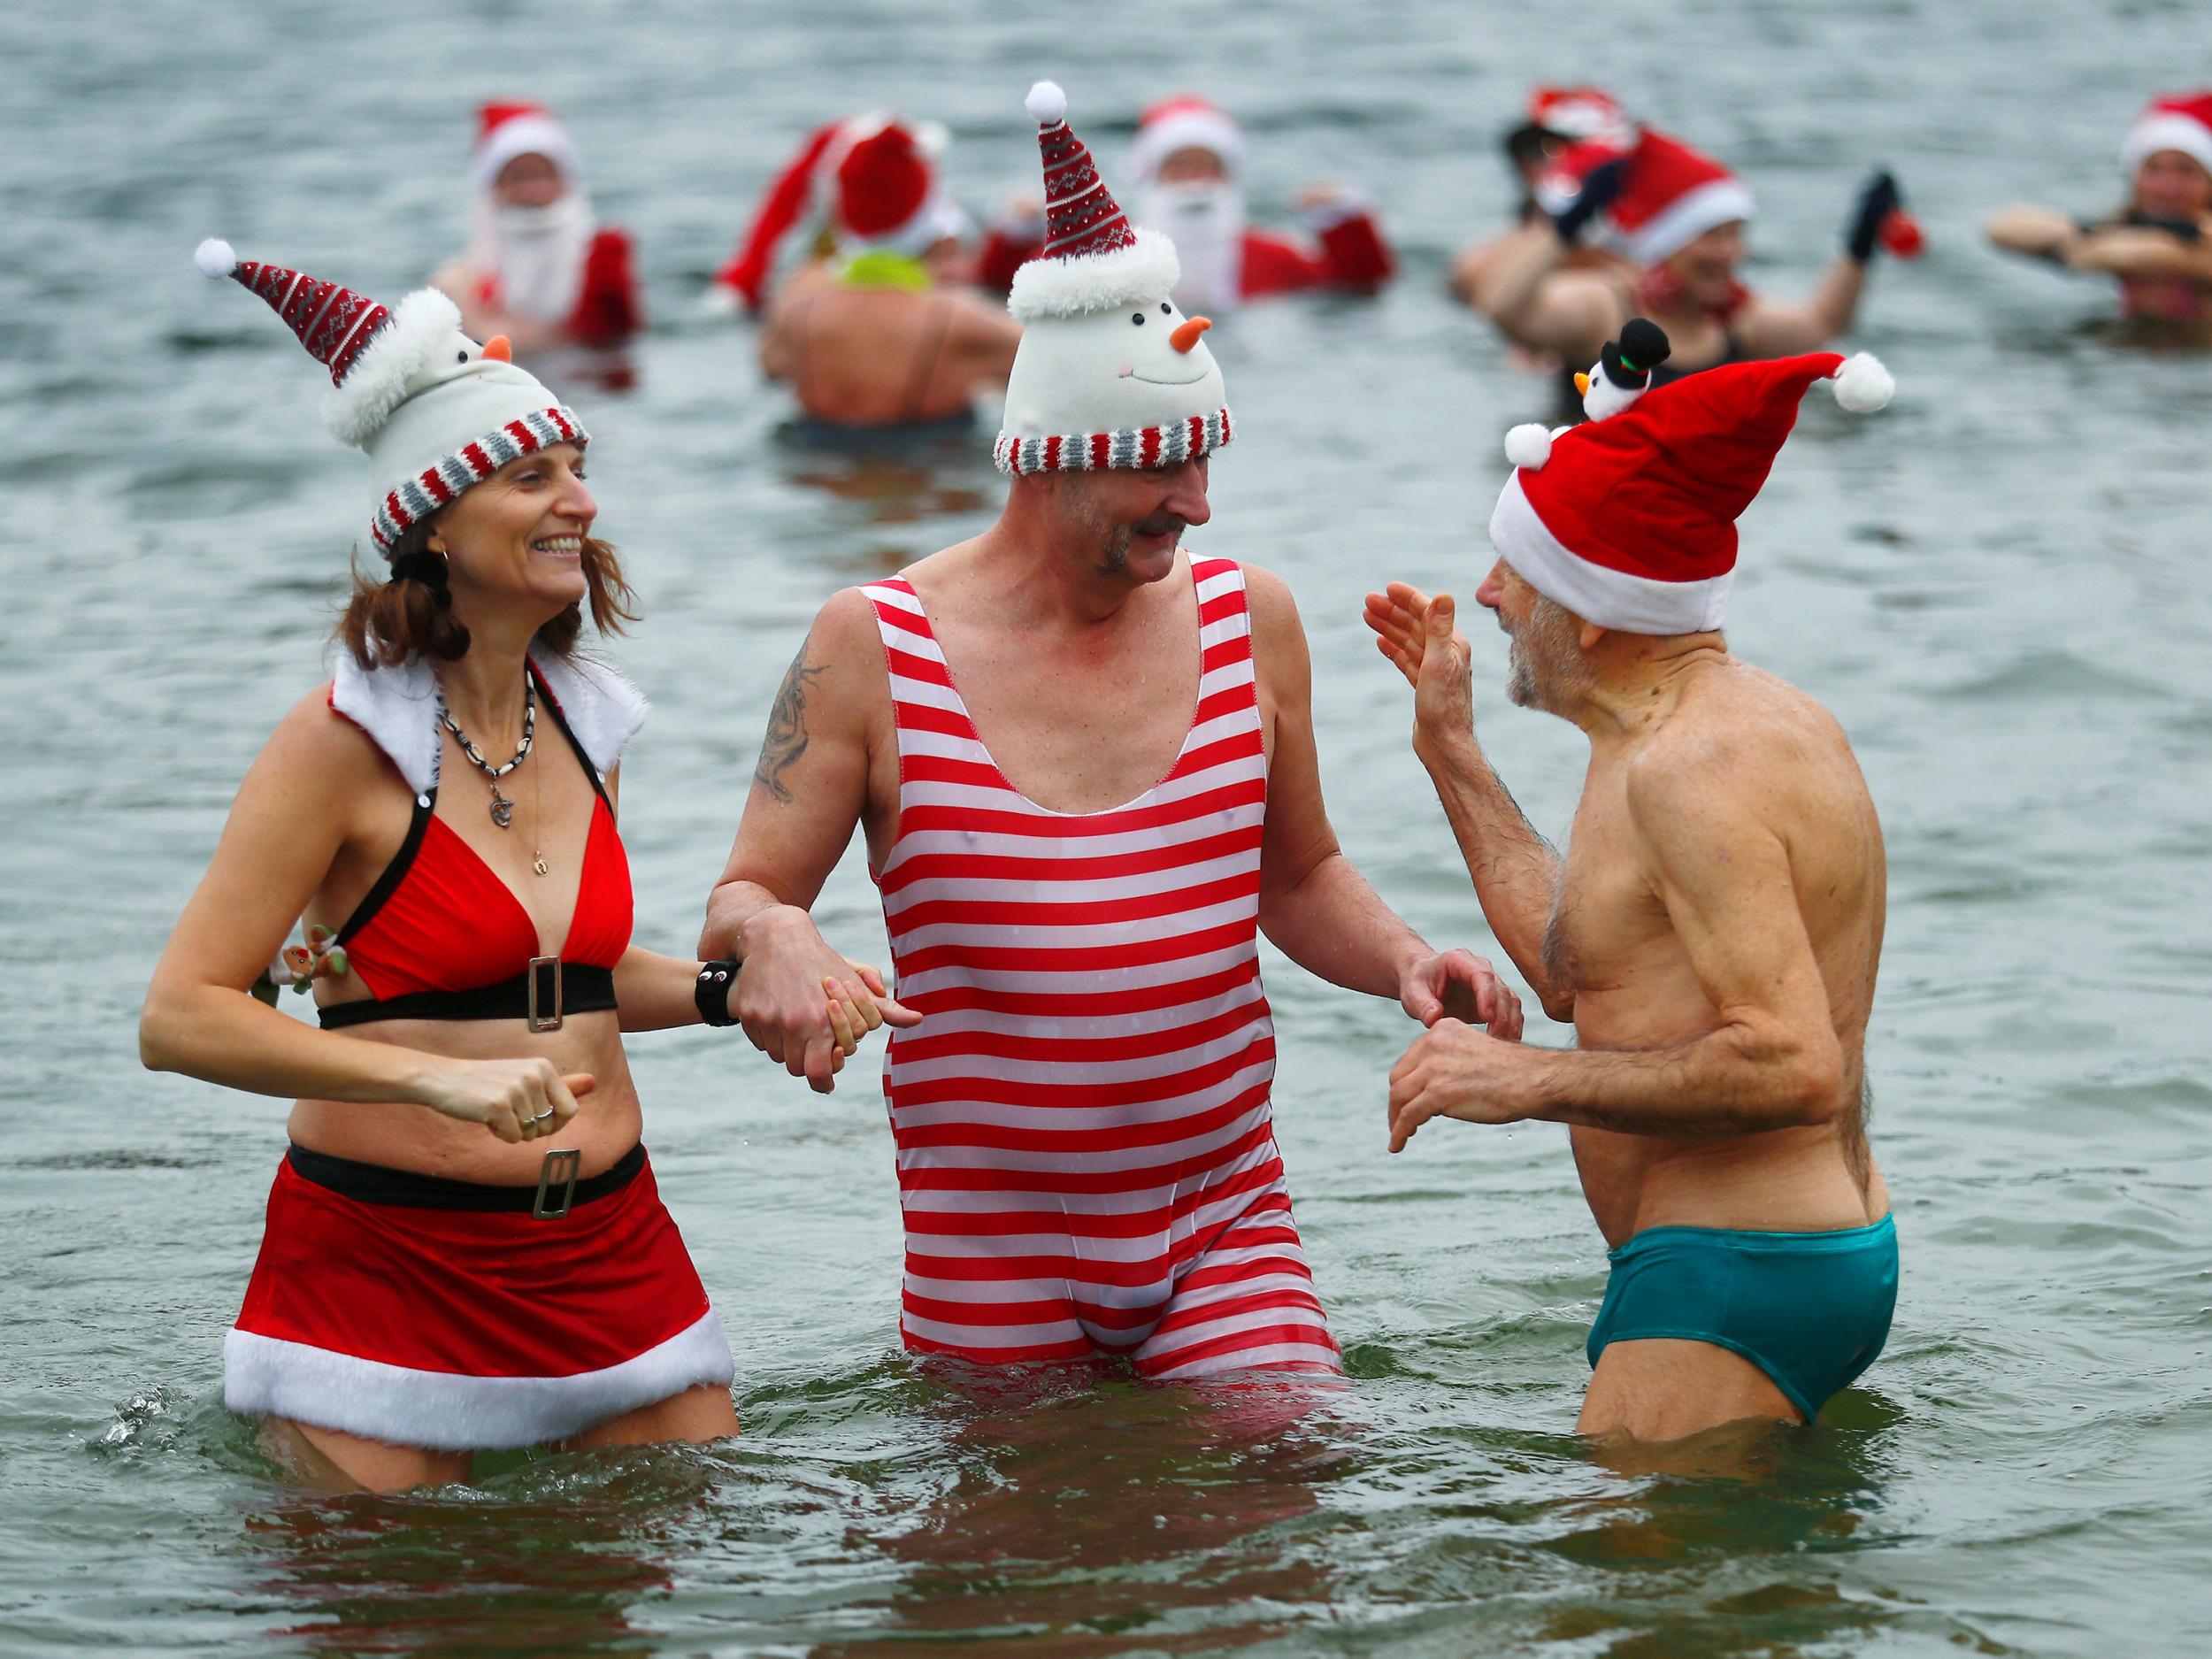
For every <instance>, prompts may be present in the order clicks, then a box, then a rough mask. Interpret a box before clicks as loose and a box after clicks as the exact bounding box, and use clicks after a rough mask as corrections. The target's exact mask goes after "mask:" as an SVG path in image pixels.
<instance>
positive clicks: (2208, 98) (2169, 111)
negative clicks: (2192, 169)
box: [2120, 92, 2212, 179]
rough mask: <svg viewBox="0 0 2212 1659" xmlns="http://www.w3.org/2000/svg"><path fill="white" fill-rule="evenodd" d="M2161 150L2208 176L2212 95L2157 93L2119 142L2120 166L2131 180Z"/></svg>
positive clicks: (2210, 169) (2211, 160)
mask: <svg viewBox="0 0 2212 1659" xmlns="http://www.w3.org/2000/svg"><path fill="white" fill-rule="evenodd" d="M2160 150H2179V151H2180V152H2181V153H2182V154H2183V155H2185V156H2186V157H2189V159H2190V160H2192V161H2193V162H2195V163H2196V164H2197V165H2199V166H2200V167H2202V168H2203V169H2204V170H2205V171H2206V172H2207V173H2212V92H2167V93H2161V94H2160V95H2159V96H2157V97H2154V98H2153V99H2152V100H2151V102H2150V107H2149V108H2147V109H2146V110H2145V111H2143V112H2142V114H2140V115H2139V116H2137V117H2136V118H2135V120H2134V122H2133V123H2132V124H2131V126H2130V127H2128V131H2127V136H2126V138H2124V140H2122V141H2121V143H2120V167H2121V171H2123V172H2124V173H2126V174H2127V175H2128V177H2129V178H2131V179H2132V178H2133V177H2134V176H2135V175H2136V173H2138V172H2139V171H2140V170H2141V168H2142V165H2143V164H2144V163H2145V162H2147V161H2148V160H2149V159H2150V158H2151V157H2153V156H2155V155H2156V154H2158V152H2159V151H2160Z"/></svg>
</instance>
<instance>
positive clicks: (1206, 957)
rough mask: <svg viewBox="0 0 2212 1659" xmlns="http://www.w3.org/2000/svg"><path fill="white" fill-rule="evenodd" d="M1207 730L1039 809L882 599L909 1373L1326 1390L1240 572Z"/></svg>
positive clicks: (913, 605)
mask: <svg viewBox="0 0 2212 1659" xmlns="http://www.w3.org/2000/svg"><path fill="white" fill-rule="evenodd" d="M1192 574H1193V575H1194V578H1195V580H1196V581H1197V587H1198V619H1199V641H1200V645H1201V648H1202V651H1203V671H1202V678H1201V679H1200V680H1199V686H1198V706H1197V709H1196V710H1195V712H1194V716H1193V718H1192V722H1191V728H1190V731H1189V733H1187V735H1186V736H1185V737H1184V739H1183V747H1182V751H1181V753H1180V754H1179V755H1178V756H1177V757H1176V760H1175V764H1174V767H1173V769H1172V770H1171V771H1170V772H1169V773H1168V775H1167V776H1166V778H1165V779H1164V780H1162V781H1161V782H1159V783H1158V784H1156V785H1155V786H1154V787H1152V788H1150V789H1148V790H1146V791H1145V792H1144V794H1142V795H1139V796H1138V797H1137V798H1136V799H1135V800H1133V801H1132V802H1129V803H1127V804H1125V805H1123V806H1118V807H1115V808H1112V809H1110V810H1107V811H1103V812H1089V813H1066V812H1050V811H1047V810H1045V809H1044V808H1043V807H1041V806H1039V805H1037V804H1036V803H1034V802H1033V801H1031V800H1030V799H1029V798H1028V797H1027V796H1025V795H1023V794H1021V792H1020V791H1019V790H1018V789H1016V788H1015V787H1014V786H1013V785H1012V784H1011V783H1010V782H1008V781H1007V780H1006V777H1005V774H1004V773H1002V772H1000V771H999V769H998V766H997V764H996V763H995V762H994V761H993V760H992V758H991V756H990V751H989V750H987V749H985V748H984V746H983V742H982V740H981V738H980V737H979V736H978V735H977V733H976V728H975V723H974V721H973V720H972V719H971V718H969V715H968V710H967V705H966V704H965V703H963V702H962V701H961V699H960V694H959V692H958V691H957V690H956V688H955V687H954V686H953V682H952V677H951V675H950V674H949V673H948V672H946V668H945V658H944V653H943V652H942V651H941V649H939V648H938V644H937V641H936V638H935V636H934V635H933V634H932V633H931V631H930V626H929V618H927V617H926V615H925V614H924V613H923V611H922V603H921V600H920V599H919V598H918V596H917V595H916V594H915V592H914V589H913V588H912V587H911V586H910V585H909V584H908V583H907V582H906V581H905V580H903V579H895V580H890V581H887V582H879V583H876V584H874V585H873V586H871V587H869V588H866V589H865V592H866V593H867V595H868V596H869V597H870V598H871V599H872V600H873V601H874V602H875V608H876V619H877V625H878V626H879V629H880V630H881V632H882V635H883V645H884V652H885V655H886V657H887V660H888V663H889V666H890V671H891V696H892V702H893V704H894V707H895V711H896V714H897V718H898V734H899V771H900V782H899V820H898V833H897V838H896V839H895V841H894V842H893V844H892V848H891V851H890V855H889V856H888V857H887V858H886V859H885V861H884V864H883V868H882V870H881V871H880V872H879V873H878V874H877V877H876V881H877V885H878V886H879V887H880V888H881V889H882V893H883V910H884V918H885V920H886V922H887V925H888V926H889V928H890V933H891V952H892V960H893V962H894V963H895V965H896V968H897V972H898V991H897V994H898V997H899V1000H900V1001H901V1002H905V1003H907V1004H908V1005H909V1006H910V1007H912V1008H914V1009H916V1010H919V1011H920V1012H921V1013H922V1014H923V1015H924V1016H925V1018H923V1020H922V1023H921V1024H920V1025H917V1026H914V1027H913V1028H911V1029H910V1030H906V1031H900V1032H896V1033H894V1034H893V1036H892V1038H891V1046H890V1052H889V1056H888V1060H887V1064H886V1068H885V1072H884V1087H885V1092H886V1093H887V1094H888V1096H889V1097H890V1109H891V1128H892V1135H893V1139H894V1140H895V1142H896V1143H897V1148H898V1166H899V1195H900V1204H901V1208H902V1211H903V1213H904V1217H905V1225H906V1278H905V1285H904V1296H903V1302H902V1311H901V1316H900V1320H899V1325H900V1329H901V1332H902V1333H903V1335H904V1337H905V1340H906V1346H907V1347H908V1348H910V1349H912V1350H914V1351H916V1352H919V1353H928V1354H948V1355H954V1356H958V1357H961V1358H963V1359H967V1360H971V1361H977V1362H980V1363H987V1364H1007V1363H1017V1362H1021V1361H1036V1360H1079V1359H1088V1358H1093V1357H1097V1356H1116V1355H1119V1356H1127V1357H1128V1358H1129V1359H1130V1360H1131V1361H1133V1363H1134V1364H1135V1366H1136V1368H1137V1370H1138V1371H1139V1372H1140V1373H1141V1374H1142V1375H1144V1376H1147V1377H1153V1378H1190V1377H1203V1376H1209V1375H1214V1374H1217V1373H1220V1372H1225V1371H1250V1370H1283V1369H1306V1370H1325V1371H1336V1370H1338V1369H1339V1368H1340V1367H1339V1362H1338V1357H1337V1347H1336V1343H1335V1341H1334V1340H1333V1339H1332V1338H1331V1337H1330V1335H1329V1327H1328V1321H1327V1319H1326V1318H1325V1317H1324V1316H1323V1314H1322V1311H1321V1304H1320V1302H1318V1301H1317V1300H1316V1298H1315V1296H1314V1294H1313V1278H1312V1275H1311V1274H1310V1272H1309V1271H1307V1267H1306V1259H1305V1253H1304V1251H1303V1250H1302V1248H1300V1245H1299V1242H1298V1230H1297V1228H1296V1226H1295V1225H1294V1224H1293V1223H1292V1220H1291V1214H1290V1194H1289V1191H1288V1188H1287V1187H1286V1184H1285V1181H1284V1177H1283V1163H1282V1157H1281V1155H1280V1154H1279V1152H1278V1151H1277V1149H1276V1146H1275V1133H1274V1119H1273V1114H1272V1112H1271V1109H1270V1106H1269V1101H1268V1094H1269V1086H1270V1084H1271V1081H1272V1079H1273V1078H1274V1074H1275V1027H1274V1024H1273V1022H1272V1020H1271V1018H1269V1015H1268V1008H1267V997H1266V994H1265V992H1264V991H1263V989H1262V988H1261V986H1260V966H1259V949H1258V943H1257V932H1258V926H1259V894H1260V834H1261V824H1262V820H1263V818H1264V817H1265V816H1266V810H1267V757H1266V753H1265V749H1264V747H1263V742H1262V731H1261V724H1260V710H1259V700H1258V695H1257V690H1256V684H1255V681H1254V677H1253V665H1252V627H1251V617H1250V614H1249V612H1248V611H1247V609H1246V607H1245V595H1244V572H1243V571H1242V570H1241V569H1240V568H1239V567H1238V566H1237V565H1235V564H1234V563H1233V562H1231V561H1229V560H1227V559H1206V560H1200V561H1196V562H1194V564H1193V565H1192Z"/></svg>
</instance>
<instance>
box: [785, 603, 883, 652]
mask: <svg viewBox="0 0 2212 1659" xmlns="http://www.w3.org/2000/svg"><path fill="white" fill-rule="evenodd" d="M800 655H801V657H803V658H804V659H805V660H806V661H807V662H809V663H810V664H813V665H815V666H817V667H829V666H832V665H835V666H837V667H839V668H844V667H847V666H849V665H853V664H864V663H867V662H871V661H873V660H874V659H875V658H876V657H879V656H881V655H882V634H881V633H880V632H879V628H878V626H877V621H876V602H875V600H874V599H873V598H872V597H871V596H870V595H868V594H867V593H866V592H865V591H864V590H863V589H861V588H839V589H838V590H837V591H836V592H835V593H833V594H832V595H830V596H829V599H828V601H827V602H826V603H825V604H824V605H823V606H822V608H821V610H820V611H817V612H816V613H815V617H814V626H812V627H811V628H810V629H808V630H807V636H806V646H805V648H804V649H803V650H802V651H801V653H800Z"/></svg>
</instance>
